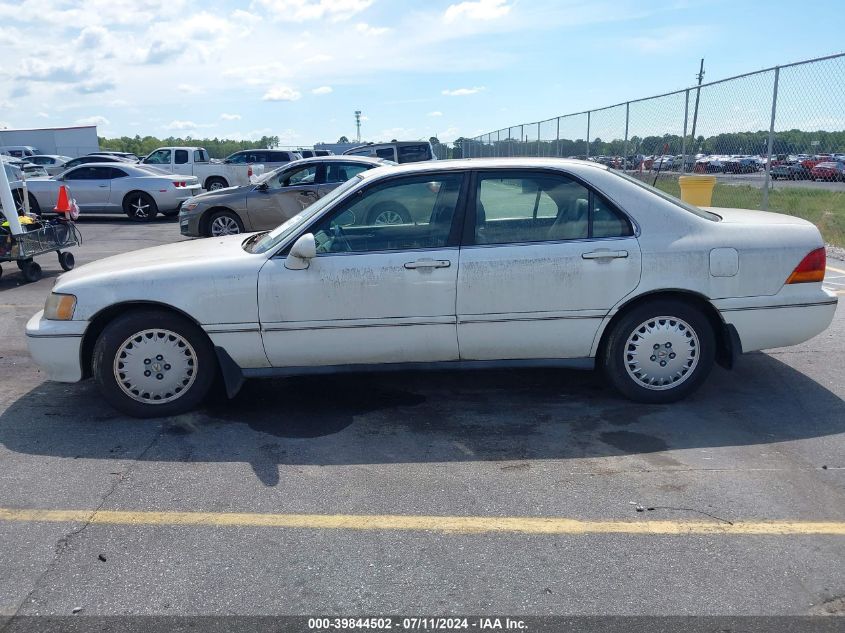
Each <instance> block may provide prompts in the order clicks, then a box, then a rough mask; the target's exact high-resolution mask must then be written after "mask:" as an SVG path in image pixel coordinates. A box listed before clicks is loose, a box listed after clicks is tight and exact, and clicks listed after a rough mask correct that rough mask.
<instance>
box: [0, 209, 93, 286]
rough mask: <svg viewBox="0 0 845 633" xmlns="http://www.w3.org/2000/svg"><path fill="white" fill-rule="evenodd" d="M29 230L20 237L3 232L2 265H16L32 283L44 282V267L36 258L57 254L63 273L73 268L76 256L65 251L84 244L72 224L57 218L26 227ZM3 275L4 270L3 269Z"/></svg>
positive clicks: (0, 244)
mask: <svg viewBox="0 0 845 633" xmlns="http://www.w3.org/2000/svg"><path fill="white" fill-rule="evenodd" d="M26 228H28V229H29V230H28V231H24V232H23V233H20V234H18V235H12V233H11V231H10V230H9V231H7V230H5V229H3V228H0V263H2V262H15V263H17V265H18V268H19V269H20V270H21V272H22V273H23V276H24V279H26V280H27V281H29V282H32V281H38V280H39V279H41V266H39V265H38V263H37V262H35V261H34V259H33V258H34V257H37V256H39V255H44V254H45V253H53V252H54V253H56V254H57V255H58V256H59V266H61V267H62V270H66V271H67V270H71V269H72V268H73V266H74V263H75V261H74V257H73V253H70V252H68V251H66V250H64V249H67V248H70V247H71V246H79V245H80V244H81V243H82V238H81V235H80V234H79V229H77V228H76V225H75V224H74V223H73V222H71V221H70V220H66V219H64V218H58V219H53V220H49V221H46V220H45V221H42V222H38V223H35V224H30V225H26ZM2 274H3V268H2V267H0V275H2Z"/></svg>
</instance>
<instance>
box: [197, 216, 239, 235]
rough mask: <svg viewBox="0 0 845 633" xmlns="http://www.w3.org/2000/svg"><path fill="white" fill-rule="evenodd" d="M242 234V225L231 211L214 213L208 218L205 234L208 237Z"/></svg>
mask: <svg viewBox="0 0 845 633" xmlns="http://www.w3.org/2000/svg"><path fill="white" fill-rule="evenodd" d="M243 232H244V223H243V222H242V221H241V219H240V218H239V217H238V214H237V213H234V212H233V211H215V212H214V213H212V214H211V215H210V216H208V223H207V224H206V230H205V234H206V235H207V236H208V237H222V236H224V235H237V234H238V233H243Z"/></svg>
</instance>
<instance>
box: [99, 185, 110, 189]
mask: <svg viewBox="0 0 845 633" xmlns="http://www.w3.org/2000/svg"><path fill="white" fill-rule="evenodd" d="M97 186H98V187H99V188H100V189H105V188H107V187H108V185H97Z"/></svg>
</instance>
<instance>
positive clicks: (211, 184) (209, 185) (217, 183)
mask: <svg viewBox="0 0 845 633" xmlns="http://www.w3.org/2000/svg"><path fill="white" fill-rule="evenodd" d="M228 186H229V183H228V182H226V181H225V180H224V179H223V178H209V179H208V180H206V181H205V188H206V190H207V191H217V190H218V189H225V188H226V187H228Z"/></svg>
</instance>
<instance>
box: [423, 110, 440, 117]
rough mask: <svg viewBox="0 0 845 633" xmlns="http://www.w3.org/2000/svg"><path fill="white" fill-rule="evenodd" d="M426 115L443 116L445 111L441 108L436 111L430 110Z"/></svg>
mask: <svg viewBox="0 0 845 633" xmlns="http://www.w3.org/2000/svg"><path fill="white" fill-rule="evenodd" d="M426 116H443V113H442V112H441V111H440V110H435V111H434V112H429V113H428V114H427V115H426Z"/></svg>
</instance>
